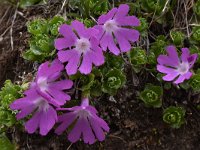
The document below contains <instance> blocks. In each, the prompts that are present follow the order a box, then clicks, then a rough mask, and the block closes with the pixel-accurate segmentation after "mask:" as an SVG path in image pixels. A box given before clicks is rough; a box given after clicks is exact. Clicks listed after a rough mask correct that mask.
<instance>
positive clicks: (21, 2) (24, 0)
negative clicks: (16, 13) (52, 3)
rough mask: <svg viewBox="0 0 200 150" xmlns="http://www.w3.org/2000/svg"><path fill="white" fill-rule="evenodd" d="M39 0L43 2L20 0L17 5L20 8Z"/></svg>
mask: <svg viewBox="0 0 200 150" xmlns="http://www.w3.org/2000/svg"><path fill="white" fill-rule="evenodd" d="M40 2H44V0H20V3H19V6H20V7H21V8H26V7H28V6H32V5H35V4H38V3H40Z"/></svg>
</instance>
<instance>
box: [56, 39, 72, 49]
mask: <svg viewBox="0 0 200 150" xmlns="http://www.w3.org/2000/svg"><path fill="white" fill-rule="evenodd" d="M73 43H74V42H73ZM71 44H72V43H69V41H68V40H67V39H66V38H58V39H56V40H55V43H54V46H55V48H56V49H57V50H62V49H65V48H68V47H71Z"/></svg>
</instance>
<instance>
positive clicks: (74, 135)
mask: <svg viewBox="0 0 200 150" xmlns="http://www.w3.org/2000/svg"><path fill="white" fill-rule="evenodd" d="M83 123H84V122H83V120H80V119H78V120H77V122H76V124H75V126H74V127H73V129H72V130H71V132H70V133H69V135H68V140H69V141H70V142H72V143H75V142H76V141H78V140H79V139H80V137H81V133H82V127H83V125H84V124H83Z"/></svg>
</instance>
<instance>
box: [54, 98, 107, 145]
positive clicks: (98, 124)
mask: <svg viewBox="0 0 200 150" xmlns="http://www.w3.org/2000/svg"><path fill="white" fill-rule="evenodd" d="M60 110H67V111H69V112H68V113H65V114H63V115H61V116H59V117H58V122H61V124H60V126H58V128H57V129H56V131H55V132H56V133H57V134H61V133H62V132H64V131H65V130H66V129H67V128H68V127H69V126H70V125H73V129H72V130H71V131H69V135H68V140H69V141H71V142H72V143H74V142H76V141H78V140H79V139H80V138H81V136H82V138H83V141H84V142H85V143H89V144H93V143H94V142H95V139H96V138H97V139H98V140H99V141H103V140H104V139H105V133H104V131H106V132H109V127H108V125H107V123H106V122H105V121H104V120H103V119H101V118H99V117H98V116H97V110H96V109H95V108H94V107H92V106H90V105H89V99H88V98H83V99H82V103H81V106H75V107H72V108H61V109H60Z"/></svg>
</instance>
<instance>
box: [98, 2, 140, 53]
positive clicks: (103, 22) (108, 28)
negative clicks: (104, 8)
mask: <svg viewBox="0 0 200 150" xmlns="http://www.w3.org/2000/svg"><path fill="white" fill-rule="evenodd" d="M128 12H129V6H128V5H126V4H121V5H120V6H119V8H113V9H112V10H110V11H109V12H108V13H107V14H104V15H101V16H100V17H99V19H98V25H96V26H95V28H96V29H98V30H99V36H98V38H99V40H100V46H101V47H102V49H103V50H104V51H106V50H107V48H108V49H109V51H110V52H111V53H113V54H115V55H119V54H120V51H121V52H127V51H130V49H131V44H130V42H136V41H138V39H139V32H138V31H137V30H135V29H131V28H132V27H134V26H139V25H140V21H139V19H138V18H137V17H135V16H128V15H127V14H128ZM127 26H128V27H129V28H128V27H127ZM129 41H130V42H129ZM117 44H119V48H118V47H117Z"/></svg>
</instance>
